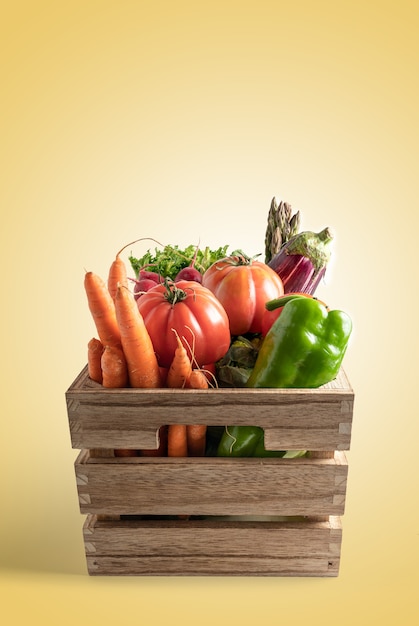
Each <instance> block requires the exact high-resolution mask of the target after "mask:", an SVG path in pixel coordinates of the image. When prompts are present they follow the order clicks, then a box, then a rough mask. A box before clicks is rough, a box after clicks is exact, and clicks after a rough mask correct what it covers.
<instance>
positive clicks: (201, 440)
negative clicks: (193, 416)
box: [186, 424, 207, 456]
mask: <svg viewBox="0 0 419 626" xmlns="http://www.w3.org/2000/svg"><path fill="white" fill-rule="evenodd" d="M186 440H187V442H188V456H205V447H206V443H207V427H206V425H205V424H188V426H187V427H186Z"/></svg>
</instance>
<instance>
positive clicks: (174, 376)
mask: <svg viewBox="0 0 419 626" xmlns="http://www.w3.org/2000/svg"><path fill="white" fill-rule="evenodd" d="M172 330H173V332H174V333H175V335H176V341H177V348H176V350H175V354H174V357H173V360H172V363H171V365H170V368H169V371H168V372H167V378H166V385H167V387H170V388H183V387H185V386H186V384H187V382H188V380H189V376H190V375H191V373H192V365H191V361H190V359H189V356H188V353H187V352H186V349H185V347H184V345H183V343H182V341H181V339H180V337H179V335H178V333H177V332H176V330H175V329H174V328H172Z"/></svg>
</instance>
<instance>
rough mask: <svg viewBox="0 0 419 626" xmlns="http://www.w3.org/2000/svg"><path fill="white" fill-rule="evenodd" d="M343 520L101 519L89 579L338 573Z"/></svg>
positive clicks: (89, 544) (88, 533)
mask: <svg viewBox="0 0 419 626" xmlns="http://www.w3.org/2000/svg"><path fill="white" fill-rule="evenodd" d="M341 539H342V530H341V526H340V519H339V518H336V517H333V518H330V520H328V521H325V522H314V521H311V520H309V519H305V520H302V521H298V522H295V521H278V522H276V521H259V522H250V521H225V520H224V521H214V520H213V519H212V518H207V519H204V520H195V521H190V520H173V521H164V520H163V521H159V520H153V521H142V520H135V521H122V520H120V521H100V520H98V519H97V518H96V516H88V518H87V520H86V523H85V526H84V540H85V550H86V559H87V564H88V571H89V573H90V574H92V575H261V576H263V575H271V576H272V575H284V576H336V575H337V574H338V570H339V560H340V558H339V557H340V544H341Z"/></svg>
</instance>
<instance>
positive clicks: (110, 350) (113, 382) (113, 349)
mask: <svg viewBox="0 0 419 626" xmlns="http://www.w3.org/2000/svg"><path fill="white" fill-rule="evenodd" d="M101 367H102V375H103V380H102V385H103V386H104V387H107V388H110V389H122V388H123V387H128V368H127V361H126V359H125V355H124V352H123V350H122V348H120V347H117V346H105V348H104V350H103V354H102V359H101Z"/></svg>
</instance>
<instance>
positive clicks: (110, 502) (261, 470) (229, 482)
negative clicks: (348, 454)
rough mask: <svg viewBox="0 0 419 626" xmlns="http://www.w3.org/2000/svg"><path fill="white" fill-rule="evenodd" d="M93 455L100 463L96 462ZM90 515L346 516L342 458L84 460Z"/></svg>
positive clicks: (83, 486)
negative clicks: (338, 459)
mask: <svg viewBox="0 0 419 626" xmlns="http://www.w3.org/2000/svg"><path fill="white" fill-rule="evenodd" d="M90 461H92V462H90ZM75 468H76V477H77V488H78V494H79V503H80V510H81V512H82V513H109V514H112V513H118V514H150V515H184V514H187V515H341V514H342V513H343V511H344V506H345V493H346V475H347V464H346V462H341V460H340V461H339V463H337V462H336V459H327V460H326V459H212V460H211V459H192V458H190V459H167V458H164V459H158V458H154V459H150V460H147V461H145V462H144V461H143V459H140V458H138V457H137V458H134V459H129V460H128V462H127V461H126V460H125V459H122V460H121V459H112V458H110V459H103V461H101V460H100V459H91V460H87V462H83V460H82V459H81V460H80V456H79V459H78V460H76V466H75Z"/></svg>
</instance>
